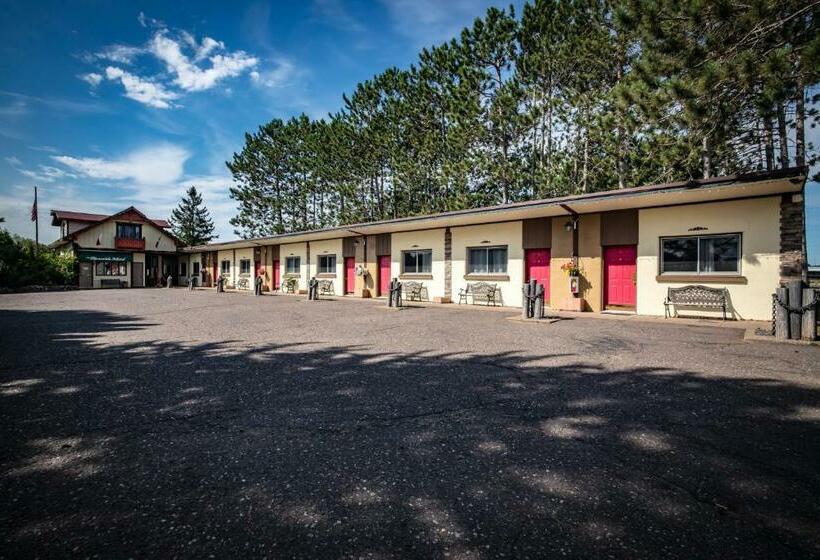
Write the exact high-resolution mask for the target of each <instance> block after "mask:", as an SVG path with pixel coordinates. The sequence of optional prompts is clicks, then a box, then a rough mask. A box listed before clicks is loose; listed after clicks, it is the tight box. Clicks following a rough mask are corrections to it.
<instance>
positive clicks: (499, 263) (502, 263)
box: [487, 247, 507, 274]
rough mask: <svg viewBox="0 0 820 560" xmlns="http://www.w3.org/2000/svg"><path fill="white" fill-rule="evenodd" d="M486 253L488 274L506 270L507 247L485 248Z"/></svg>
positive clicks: (500, 272) (501, 272)
mask: <svg viewBox="0 0 820 560" xmlns="http://www.w3.org/2000/svg"><path fill="white" fill-rule="evenodd" d="M487 254H488V258H487V271H488V272H489V273H490V274H505V273H506V272H507V248H506V247H496V248H493V249H487Z"/></svg>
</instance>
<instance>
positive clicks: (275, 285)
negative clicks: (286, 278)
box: [273, 261, 279, 290]
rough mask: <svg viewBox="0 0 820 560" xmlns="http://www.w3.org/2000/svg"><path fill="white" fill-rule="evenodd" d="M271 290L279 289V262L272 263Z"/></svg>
mask: <svg viewBox="0 0 820 560" xmlns="http://www.w3.org/2000/svg"><path fill="white" fill-rule="evenodd" d="M273 289H274V290H278V289H279V261H273Z"/></svg>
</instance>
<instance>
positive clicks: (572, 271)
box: [561, 261, 581, 277]
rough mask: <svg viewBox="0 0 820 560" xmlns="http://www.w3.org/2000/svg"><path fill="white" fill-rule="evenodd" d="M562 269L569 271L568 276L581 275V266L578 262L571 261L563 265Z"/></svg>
mask: <svg viewBox="0 0 820 560" xmlns="http://www.w3.org/2000/svg"><path fill="white" fill-rule="evenodd" d="M561 270H563V271H564V272H566V273H567V276H570V277H572V276H581V267H580V265H578V263H576V262H573V261H570V262H566V263H564V264H562V265H561Z"/></svg>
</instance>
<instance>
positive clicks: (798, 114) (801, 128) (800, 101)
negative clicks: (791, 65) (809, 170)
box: [794, 69, 806, 167]
mask: <svg viewBox="0 0 820 560" xmlns="http://www.w3.org/2000/svg"><path fill="white" fill-rule="evenodd" d="M796 101H797V102H796V103H795V114H794V121H795V122H794V125H795V142H794V163H795V165H797V167H803V166H804V165H806V92H805V91H804V88H803V76H802V74H801V73H800V69H798V74H797V100H796Z"/></svg>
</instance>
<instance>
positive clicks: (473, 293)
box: [458, 282, 498, 307]
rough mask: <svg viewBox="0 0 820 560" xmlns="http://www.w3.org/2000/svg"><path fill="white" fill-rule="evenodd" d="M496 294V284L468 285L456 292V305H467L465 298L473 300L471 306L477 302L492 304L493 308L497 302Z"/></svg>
mask: <svg viewBox="0 0 820 560" xmlns="http://www.w3.org/2000/svg"><path fill="white" fill-rule="evenodd" d="M497 294H498V284H489V283H487V282H475V283H468V284H467V287H466V288H462V289H461V290H459V291H458V304H459V305H461V304H462V302H463V303H467V298H468V297H472V298H473V305H475V303H476V298H478V301H483V302H484V303H485V304H486V305H490V304H492V305H493V307H495V306H496V305H497V304H498V302H497V301H496V295H497Z"/></svg>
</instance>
